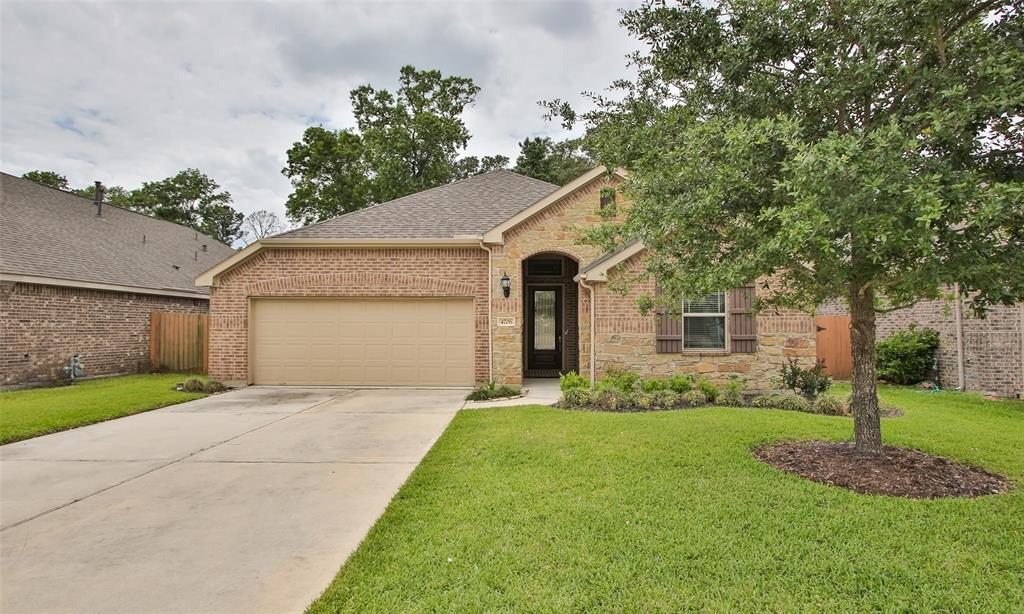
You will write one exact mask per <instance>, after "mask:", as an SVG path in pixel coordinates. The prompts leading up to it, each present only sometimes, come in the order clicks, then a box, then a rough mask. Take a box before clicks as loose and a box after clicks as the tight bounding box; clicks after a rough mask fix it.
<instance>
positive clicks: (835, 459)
mask: <svg viewBox="0 0 1024 614" xmlns="http://www.w3.org/2000/svg"><path fill="white" fill-rule="evenodd" d="M754 458H756V459H758V460H760V461H763V462H765V463H768V464H769V465H771V466H773V467H775V468H776V469H782V470H783V471H788V472H790V473H795V474H797V475H800V476H802V477H805V478H807V479H809V480H814V481H815V482H820V483H822V484H831V485H832V486H841V487H843V488H848V489H850V490H852V491H854V492H858V493H861V494H869V495H889V496H893V497H906V498H908V499H938V498H942V497H980V496H982V495H995V494H999V493H1002V492H1006V491H1007V489H1009V487H1010V483H1009V481H1008V480H1007V479H1006V478H1004V477H1002V476H999V475H996V474H994V473H989V472H988V471H985V470H983V469H978V468H976V467H970V466H967V465H963V464H961V463H958V462H955V461H951V460H948V459H945V458H942V457H939V456H932V455H931V454H925V453H924V452H921V451H920V450H908V449H906V448H895V447H892V446H885V447H884V448H883V450H882V453H881V454H880V455H877V456H874V455H865V454H860V453H858V452H857V451H856V449H854V447H853V444H852V443H842V442H835V441H787V442H783V443H778V444H771V445H767V446H763V447H761V448H759V449H757V450H755V451H754Z"/></svg>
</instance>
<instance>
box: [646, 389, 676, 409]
mask: <svg viewBox="0 0 1024 614" xmlns="http://www.w3.org/2000/svg"><path fill="white" fill-rule="evenodd" d="M679 401H680V399H679V393H678V392H676V391H674V390H670V389H665V390H655V391H654V392H652V393H651V407H652V408H653V409H672V408H673V407H676V406H677V405H679Z"/></svg>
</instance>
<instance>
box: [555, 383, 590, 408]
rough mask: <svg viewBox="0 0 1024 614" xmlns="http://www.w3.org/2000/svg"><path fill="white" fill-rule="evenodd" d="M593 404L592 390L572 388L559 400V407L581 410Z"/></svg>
mask: <svg viewBox="0 0 1024 614" xmlns="http://www.w3.org/2000/svg"><path fill="white" fill-rule="evenodd" d="M590 403H591V394H590V390H589V389H587V388H570V389H568V390H566V391H565V392H563V393H562V398H561V399H559V400H558V406H559V407H566V408H581V407H588V406H589V405H590Z"/></svg>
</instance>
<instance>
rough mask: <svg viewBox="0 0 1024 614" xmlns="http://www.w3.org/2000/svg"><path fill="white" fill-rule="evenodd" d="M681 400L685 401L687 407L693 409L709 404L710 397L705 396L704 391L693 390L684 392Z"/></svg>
mask: <svg viewBox="0 0 1024 614" xmlns="http://www.w3.org/2000/svg"><path fill="white" fill-rule="evenodd" d="M681 398H682V400H683V403H686V404H687V405H690V406H693V407H698V406H700V405H707V404H708V396H707V395H706V394H704V392H703V391H702V390H691V391H689V392H684V393H683V395H682V397H681Z"/></svg>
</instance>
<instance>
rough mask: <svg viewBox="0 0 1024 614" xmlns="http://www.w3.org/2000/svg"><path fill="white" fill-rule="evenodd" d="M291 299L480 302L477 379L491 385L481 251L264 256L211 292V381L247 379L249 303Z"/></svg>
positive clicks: (303, 251) (282, 252) (279, 252)
mask: <svg viewBox="0 0 1024 614" xmlns="http://www.w3.org/2000/svg"><path fill="white" fill-rule="evenodd" d="M499 292H500V291H499ZM288 296H316V297H367V298H374V297H445V296H449V297H473V299H474V301H473V305H474V310H475V313H476V331H475V357H476V367H475V374H474V375H475V378H476V380H477V381H484V380H486V379H487V378H488V360H487V254H486V252H484V251H483V250H481V249H479V248H455V249H412V248H409V249H371V248H359V249H349V248H331V249H314V248H275V249H267V250H264V251H261V252H259V253H257V254H256V255H255V256H253V257H252V258H250V259H249V260H247V261H245V262H243V263H242V264H240V265H239V266H238V267H236V268H234V269H232V270H230V271H228V272H227V273H225V274H224V275H222V276H221V279H220V285H219V286H217V287H215V288H213V289H212V295H211V307H210V314H211V315H210V375H211V377H215V378H218V379H222V380H232V381H238V380H242V381H247V380H248V378H249V373H248V370H249V366H248V358H249V348H248V344H249V299H250V298H252V297H288Z"/></svg>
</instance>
